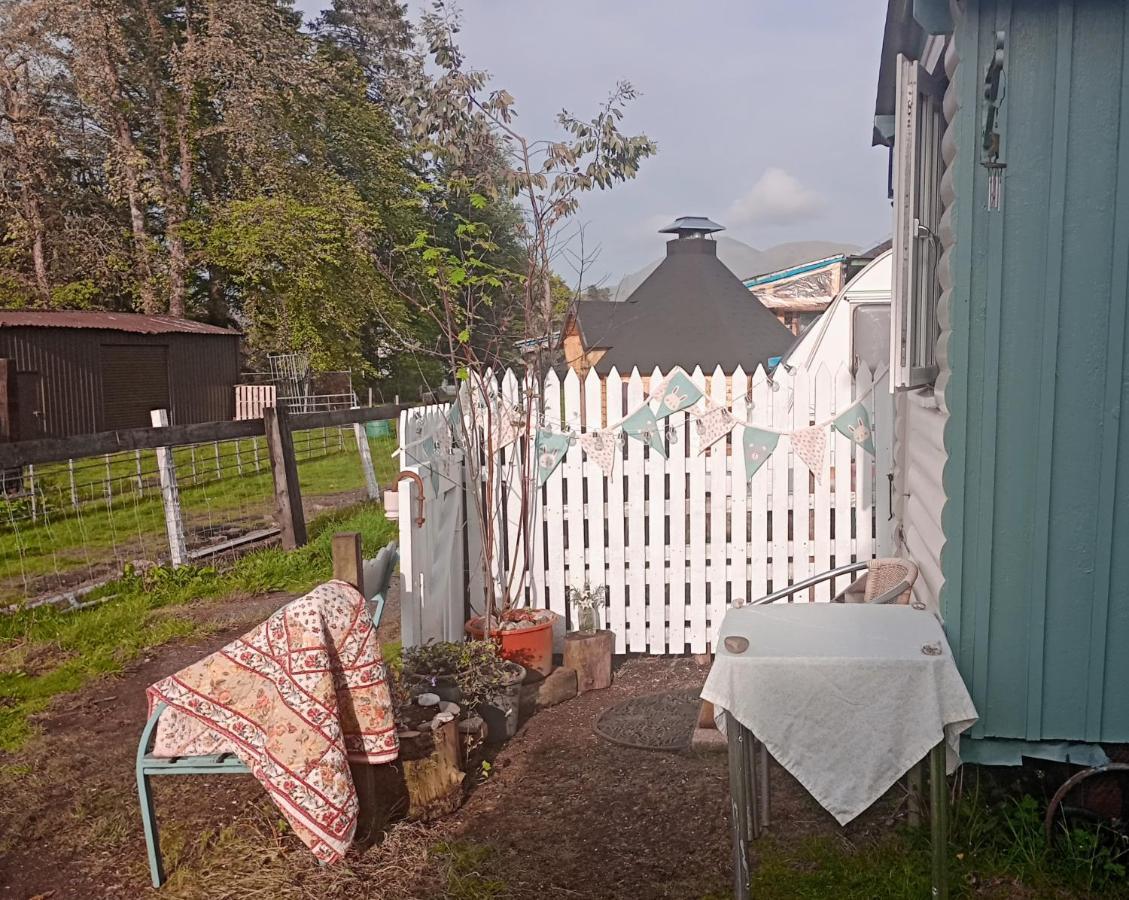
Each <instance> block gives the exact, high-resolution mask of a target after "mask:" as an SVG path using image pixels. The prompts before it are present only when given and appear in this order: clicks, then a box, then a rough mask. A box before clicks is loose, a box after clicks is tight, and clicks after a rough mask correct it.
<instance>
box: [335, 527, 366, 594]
mask: <svg viewBox="0 0 1129 900" xmlns="http://www.w3.org/2000/svg"><path fill="white" fill-rule="evenodd" d="M331 546H332V548H333V577H334V578H335V579H336V580H337V581H344V582H346V583H348V584H351V585H353V587H355V588H356V589H357V590H358V591H360V592H361V593H362V594H364V592H365V563H364V557H363V556H362V555H361V534H360V532H359V531H339V532H338V533H337V534H335V535H334V536H333V543H332V545H331Z"/></svg>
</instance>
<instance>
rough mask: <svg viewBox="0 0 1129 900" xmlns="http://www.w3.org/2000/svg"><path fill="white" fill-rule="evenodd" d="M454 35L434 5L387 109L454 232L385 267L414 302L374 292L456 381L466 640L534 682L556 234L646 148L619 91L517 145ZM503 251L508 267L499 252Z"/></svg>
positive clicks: (546, 657)
mask: <svg viewBox="0 0 1129 900" xmlns="http://www.w3.org/2000/svg"><path fill="white" fill-rule="evenodd" d="M458 25H459V23H458V17H457V15H455V14H454V13H453V12H451V11H450V10H449V9H448V8H447V6H446V5H445V4H443V3H441V2H437V3H436V4H435V5H434V12H431V13H429V14H426V15H424V16H423V17H422V18H421V21H420V27H419V33H420V36H421V38H422V40H423V44H424V50H423V55H425V56H428V57H430V62H431V65H428V66H425V65H422V64H421V65H419V66H417V67H416V68H415V70H414V71H415V77H414V78H409V79H408V82H410V85H409V88H408V89H407V90H406V91H404V92H403V93H402V94H401V95H400V97H399V102H400V104H401V106H402V109H403V111H404V115H403V121H405V122H410V123H412V127H413V136H414V137H415V138H416V139H417V140H418V141H420V146H421V148H422V152H421V154H420V157H421V159H425V160H428V161H429V167H427V168H425V170H424V174H425V179H426V180H425V183H424V185H423V187H424V188H425V190H424V191H423V193H422V195H423V196H424V198H425V200H424V202H425V203H430V204H432V205H434V206H435V207H436V208H441V209H442V210H443V211H444V213H445V214H449V213H451V212H452V211H453V212H454V213H455V215H456V217H457V218H458V220H459V225H458V227H457V229H456V233H455V234H454V235H449V234H443V233H441V232H440V230H439V229H431V230H422V231H421V232H420V233H419V234H418V235H417V238H416V240H415V241H414V242H413V243H412V244H411V245H410V246H409V247H406V248H402V250H403V251H404V252H402V253H401V254H400V255H399V256H398V257H394V258H393V259H392V260H390V261H389V263H388V265H389V267H390V269H393V270H394V269H396V268H397V267H406V268H408V269H410V270H412V271H414V272H422V273H423V275H424V276H425V277H424V279H423V281H424V282H425V284H424V285H423V286H422V287H421V288H420V289H419V290H415V291H413V289H412V287H411V285H413V284H418V283H419V282H418V280H413V279H397V278H395V277H394V274H395V273H394V272H393V273H392V275H393V277H390V279H389V280H390V281H391V282H392V283H393V284H396V285H397V286H398V289H400V290H401V292H402V293H403V297H404V299H405V300H406V305H407V306H408V307H409V308H410V309H412V310H413V311H414V312H415V313H416V314H417V315H418V316H419V317H420V318H421V319H424V320H426V321H427V322H428V323H429V324H430V325H431V326H432V327H433V328H434V330H435V333H436V338H435V340H434V342H433V343H431V344H426V343H424V342H421V341H415V342H414V343H413V344H412V346H411V347H410V348H409V349H411V350H412V351H413V352H415V353H417V354H429V355H432V356H433V357H436V358H438V359H440V360H441V361H442V362H443V364H444V366H445V367H446V368H447V370H448V371H449V372H452V373H455V374H456V376H457V378H458V380H459V381H460V382H461V387H460V391H459V394H458V400H457V403H458V407H459V411H458V414H456V415H455V416H452V417H451V429H450V431H451V434H450V435H449V438H450V447H451V450H452V453H453V452H454V450H455V448H457V449H458V451H459V452H460V455H461V459H460V463H461V465H462V466H464V467H465V476H466V480H467V483H469V484H471V485H475V486H476V487H478V490H473V491H470V492H468V497H469V498H470V500H471V502H472V503H473V506H474V513H475V515H474V517H473V519H474V524H473V525H472V527H476V528H477V529H479V531H480V535H479V536H480V540H479V541H478V542H477V543H478V546H480V547H481V548H482V555H481V557H480V558H479V559H477V560H472V561H471V564H472V565H477V566H480V567H481V572H482V584H483V585H484V595H485V596H484V604H483V606H484V608H483V609H482V610H481V613H482V615H480V616H476V617H475V618H473V619H472V620H471V621H470V622H469V623H468V624H467V631H468V632H469V633H470V634H471V636H472V637H476V638H484V637H494V638H495V639H496V640H498V641H499V643H500V644H501V647H502V652H503V655H505V656H507V657H510V658H512V659H516V660H517V661H519V662H522V663H523V664H524V665H528V666H529V667H531V668H534V669H536V670H537V671H539V672H541V673H542V674H548V672H549V671H550V670H551V658H552V631H553V628H552V626H553V620H554V619H555V618H556V616H555V614H553V613H551V612H549V611H548V610H528V609H521V608H520V607H523V606H524V605H526V604H527V602H528V600H527V598H526V588H527V581H526V579H527V578H528V573H529V571H530V568H531V565H532V560H533V545H534V535H535V534H537V531H538V524H539V523H538V511H539V506H540V504H539V502H538V489H539V473H538V452H537V451H538V441H537V435H538V425H539V424H544V425H546V426H549V427H553V426H555V427H557V428H559V427H560V423H559V422H557V423H551V422H550V423H545V422H543V417H544V399H545V398H544V397H543V396H542V390H541V378H542V376H543V375H544V373H545V372H546V371H547V370H548V368H549V366H550V364H551V363H552V362H553V359H554V357H555V355H556V352H557V349H558V346H557V342H556V339H555V337H554V335H555V334H556V332H557V331H558V330H559V329H560V327H561V325H562V323H563V320H564V318H565V316H566V314H567V313H568V310H569V307H570V306H571V305H572V304H573V303H575V302H576V300H577V299H578V298H579V296H580V293H581V289H582V287H583V284H582V282H583V279H584V270H585V265H586V263H587V262H590V260H588V259H586V258H585V254H584V248H583V229H580V228H576V229H573V231H572V232H571V234H568V233H566V229H567V227H568V225H569V222H570V219H571V217H572V216H573V215H574V214H575V212H576V211H577V209H578V207H579V201H580V197H581V195H583V194H584V193H586V192H588V191H592V190H595V189H600V190H606V189H610V188H611V187H613V186H615V185H616V184H617V183H620V182H624V181H628V180H630V179H632V178H634V177H635V175H636V173H637V171H638V167H639V165H640V163H641V162H642V160H643V159H645V158H646V157H648V156H651V155H653V154H654V153H655V151H656V146H655V144H654V142H653V141H651V140H650V138H648V137H647V136H646V135H643V134H639V135H626V134H623V133H622V132H621V131H620V130H619V123H620V121H621V119H622V117H623V115H624V110H625V108H626V106H627V105H628V104H629V103H630V102H631V101H632V100H633V99H634V98H635V96H636V92H635V90H634V88H633V87H632V86H631V85H630V84H628V83H626V82H622V83H620V84H617V85H616V86H615V89H614V90H613V91H612V92H611V94H610V95H609V97H608V98H607V100H606V101H605V103H604V104H603V105H602V106H601V107H600V108H599V109H598V110H597V111H596V114H595V115H594V116H592V117H591V118H586V119H585V118H578V117H577V116H575V115H573V114H571V113H569V112H568V111H562V112H561V113H560V114H559V115H558V117H557V124H558V125H559V127H560V132H561V133H560V134H559V135H558V136H557V137H555V138H549V139H540V138H532V137H530V136H528V135H527V134H525V133H523V132H522V131H519V130H518V129H517V128H516V126H515V116H516V111H515V107H514V98H513V96H512V95H511V94H510V93H509V92H508V91H505V90H500V89H491V87H490V85H489V78H488V76H487V75H486V73H484V72H481V71H476V70H474V69H471V68H469V67H468V66H467V65H466V62H465V60H464V57H463V55H462V52H461V51H460V49H459V47H458V45H457V43H456V41H455V35H456V33H457V32H458ZM433 73H434V74H433ZM506 212H509V213H511V214H512V215H511V216H509V217H507V215H506V214H505V213H506ZM476 219H478V220H476ZM515 236H516V246H517V249H518V252H517V253H516V254H506V253H503V252H502V251H503V250H504V249H505V247H506V245H507V244H511V243H513V242H514V238H515ZM576 244H579V250H577V249H576V246H575V245H576ZM569 257H571V258H572V259H573V260H574V261H575V262H574V267H575V268H576V270H577V274H578V282H579V283H578V286H577V289H576V291H575V292H569V291H568V290H567V288H564V285H563V282H562V281H561V279H560V278H559V277H558V276H557V275H556V274H555V273H554V272H553V269H552V265H553V263H554V261H559V260H560V259H567V258H569ZM400 285H403V287H399V286H400ZM562 288H564V290H563V291H562V290H561V289H562ZM519 345H520V346H521V348H522V352H521V353H520V354H519V352H518V350H517V349H516V348H517V347H518V346H519ZM509 365H520V366H523V367H524V376H523V378H522V383H521V384H520V385H518V386H517V389H516V391H513V392H510V393H509V395H507V396H505V397H502V396H500V392H499V389H498V385H497V382H496V381H495V376H494V374H493V373H495V372H497V371H499V370H501V369H504V368H505V367H506V366H509ZM510 444H513V445H514V447H515V448H516V449H515V450H514V451H511V452H516V453H517V463H516V465H514V466H513V469H511V470H509V471H510V472H511V474H512V477H508V476H507V483H506V484H505V485H501V486H500V487H501V489H496V488H497V487H499V484H498V482H499V479H500V475H499V465H500V453H501V451H502V448H503V447H506V446H509V445H510ZM409 458H410V454H409ZM515 497H516V498H517V500H518V502H517V504H514V503H513V498H515ZM503 508H505V515H503ZM515 513H516V515H515ZM502 522H508V523H509V524H508V526H507V527H509V528H514V527H515V526H516V540H515V542H514V544H513V546H512V547H511V548H510V552H508V553H507V552H504V548H503V544H504V542H505V541H504V537H503V536H502V535H501V534H497V533H496V532H497V531H498V529H499V528H500V527H501V523H502Z"/></svg>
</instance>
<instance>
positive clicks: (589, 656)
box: [564, 583, 615, 694]
mask: <svg viewBox="0 0 1129 900" xmlns="http://www.w3.org/2000/svg"><path fill="white" fill-rule="evenodd" d="M567 593H568V599H569V602H570V603H571V604H572V605H573V606H575V607H576V630H575V631H573V632H571V633H570V634H567V635H565V644H564V664H565V668H568V669H572V670H573V671H575V672H576V689H577V692H578V693H581V694H583V693H584V692H585V691H593V690H599V689H601V688H606V687H608V686H610V685H611V683H612V652H613V650H614V648H615V634H613V633H612V632H611V631H601V630H600V615H599V611H600V609H601V608H602V607H603V605H604V600H605V598H606V597H607V588H606V587H605V586H604V585H600V586H599V587H598V588H596V589H595V590H593V589H592V588H591V587H590V586H589V585H588V584H587V583H585V585H584V587H583V588H576V587H569V588H567Z"/></svg>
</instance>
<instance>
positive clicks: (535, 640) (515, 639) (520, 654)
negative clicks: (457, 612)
mask: <svg viewBox="0 0 1129 900" xmlns="http://www.w3.org/2000/svg"><path fill="white" fill-rule="evenodd" d="M525 612H526V610H517V611H516V613H525ZM538 612H547V610H538ZM507 615H509V613H503V614H502V620H503V621H506V616H507ZM549 615H550V616H551V618H550V619H549V620H548V621H545V622H541V623H539V624H536V625H530V626H529V627H528V628H514V629H512V630H501V629H499V630H497V631H494V632H493V633H492V634H491V635H490V637H491V638H493V639H494V640H495V641H497V642H498V646H499V648H500V652H501V654H502V656H503V658H505V659H508V660H512V661H513V662H516V663H517V664H518V665H520V666H524V667H525V668H527V669H531V670H533V671H534V672H538V673H540V674H541V675H548V674H549V673H550V672H552V671H553V625H554V624H555V623H556V621H557V619H558V618H559V617H558V616H557V614H556V613H549ZM518 621H520V620H518ZM484 632H485V628H484V626H483V622H482V616H475V617H474V618H473V619H471V620H470V621H469V622H467V623H466V633H467V634H469V635H470V636H471V637H472V638H473V639H474V640H476V641H481V640H482V639H483V637H484Z"/></svg>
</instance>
